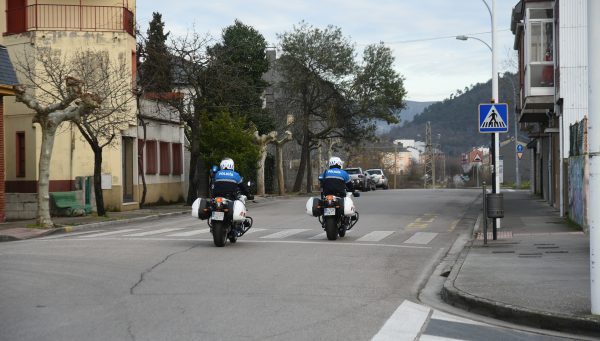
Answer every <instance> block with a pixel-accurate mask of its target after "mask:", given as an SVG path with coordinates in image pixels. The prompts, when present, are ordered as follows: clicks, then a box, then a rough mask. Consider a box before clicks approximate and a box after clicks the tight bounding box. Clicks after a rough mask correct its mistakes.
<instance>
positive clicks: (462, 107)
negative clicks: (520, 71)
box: [381, 74, 517, 155]
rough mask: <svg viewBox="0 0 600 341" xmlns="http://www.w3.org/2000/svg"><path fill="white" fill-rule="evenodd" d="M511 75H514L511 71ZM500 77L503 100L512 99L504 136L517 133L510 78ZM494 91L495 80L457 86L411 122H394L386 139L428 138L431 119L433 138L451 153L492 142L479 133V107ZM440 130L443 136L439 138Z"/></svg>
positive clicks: (385, 134)
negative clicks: (447, 95)
mask: <svg viewBox="0 0 600 341" xmlns="http://www.w3.org/2000/svg"><path fill="white" fill-rule="evenodd" d="M507 77H513V80H514V82H515V83H517V81H516V80H515V79H514V77H515V75H510V76H508V74H507ZM507 77H501V78H500V79H499V81H498V82H499V86H498V88H499V91H500V96H499V97H500V100H499V102H503V103H508V107H509V132H508V133H506V134H501V135H504V136H501V139H503V138H506V137H508V136H509V135H511V136H512V135H513V127H514V125H513V119H514V112H513V108H514V100H513V98H514V96H513V94H512V85H511V83H510V81H509V78H507ZM491 93H492V82H491V80H490V81H488V82H487V83H485V84H482V83H478V84H475V85H473V86H471V87H470V88H465V90H464V91H461V90H457V93H456V94H451V95H450V97H449V98H446V99H445V100H443V101H442V102H435V103H433V104H431V105H430V106H428V107H426V108H425V109H424V110H423V112H421V113H420V114H417V115H416V116H415V117H414V118H413V119H412V121H411V122H407V123H406V124H404V125H402V126H394V127H392V128H391V129H390V130H389V131H388V132H387V133H384V134H382V136H381V137H382V138H383V139H388V140H393V139H416V140H420V141H425V125H426V124H427V121H430V122H431V130H432V142H433V143H440V145H441V148H442V150H443V151H444V152H445V153H447V154H449V155H459V154H460V153H464V152H466V151H468V150H470V149H471V148H472V147H474V146H481V145H488V144H489V143H490V135H489V134H481V133H479V128H478V121H477V110H478V105H479V104H480V103H489V101H490V98H491ZM438 134H439V140H438Z"/></svg>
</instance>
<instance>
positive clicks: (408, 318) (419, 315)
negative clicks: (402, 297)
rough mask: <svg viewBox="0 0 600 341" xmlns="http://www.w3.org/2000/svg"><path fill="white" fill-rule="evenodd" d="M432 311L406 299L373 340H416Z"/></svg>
mask: <svg viewBox="0 0 600 341" xmlns="http://www.w3.org/2000/svg"><path fill="white" fill-rule="evenodd" d="M430 311H431V309H430V308H428V307H425V306H422V305H419V304H416V303H413V302H410V301H404V302H402V304H400V306H399V307H398V309H396V311H394V313H393V314H392V316H390V318H389V319H388V320H387V321H386V322H385V324H384V325H383V327H381V329H380V330H379V332H378V333H377V334H375V336H373V338H372V339H371V340H372V341H388V340H389V341H392V340H394V341H397V340H416V338H417V336H418V335H419V332H420V331H421V328H422V326H423V324H424V323H425V322H426V321H427V318H428V317H429V313H430Z"/></svg>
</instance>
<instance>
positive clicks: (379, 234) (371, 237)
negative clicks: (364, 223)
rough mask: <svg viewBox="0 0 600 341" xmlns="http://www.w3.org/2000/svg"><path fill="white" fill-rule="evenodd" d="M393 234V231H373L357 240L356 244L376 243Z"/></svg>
mask: <svg viewBox="0 0 600 341" xmlns="http://www.w3.org/2000/svg"><path fill="white" fill-rule="evenodd" d="M392 233H394V231H373V232H370V233H367V234H365V235H364V236H362V237H360V238H358V239H357V240H356V241H357V242H378V241H380V240H382V239H383V238H385V237H387V236H389V235H390V234H392Z"/></svg>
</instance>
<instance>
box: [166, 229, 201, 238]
mask: <svg viewBox="0 0 600 341" xmlns="http://www.w3.org/2000/svg"><path fill="white" fill-rule="evenodd" d="M209 231H210V229H200V230H193V231H187V232H179V233H173V234H168V235H167V237H191V236H195V235H197V234H202V233H206V232H209Z"/></svg>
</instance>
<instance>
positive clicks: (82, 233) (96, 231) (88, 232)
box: [40, 230, 104, 239]
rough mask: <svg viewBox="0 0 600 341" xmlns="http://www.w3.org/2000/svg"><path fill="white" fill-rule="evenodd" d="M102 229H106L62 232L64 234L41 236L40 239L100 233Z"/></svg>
mask: <svg viewBox="0 0 600 341" xmlns="http://www.w3.org/2000/svg"><path fill="white" fill-rule="evenodd" d="M102 231H104V230H94V231H82V232H67V233H62V234H59V235H56V236H50V237H44V238H40V239H58V238H65V237H75V236H80V235H84V234H90V233H99V232H102Z"/></svg>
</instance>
